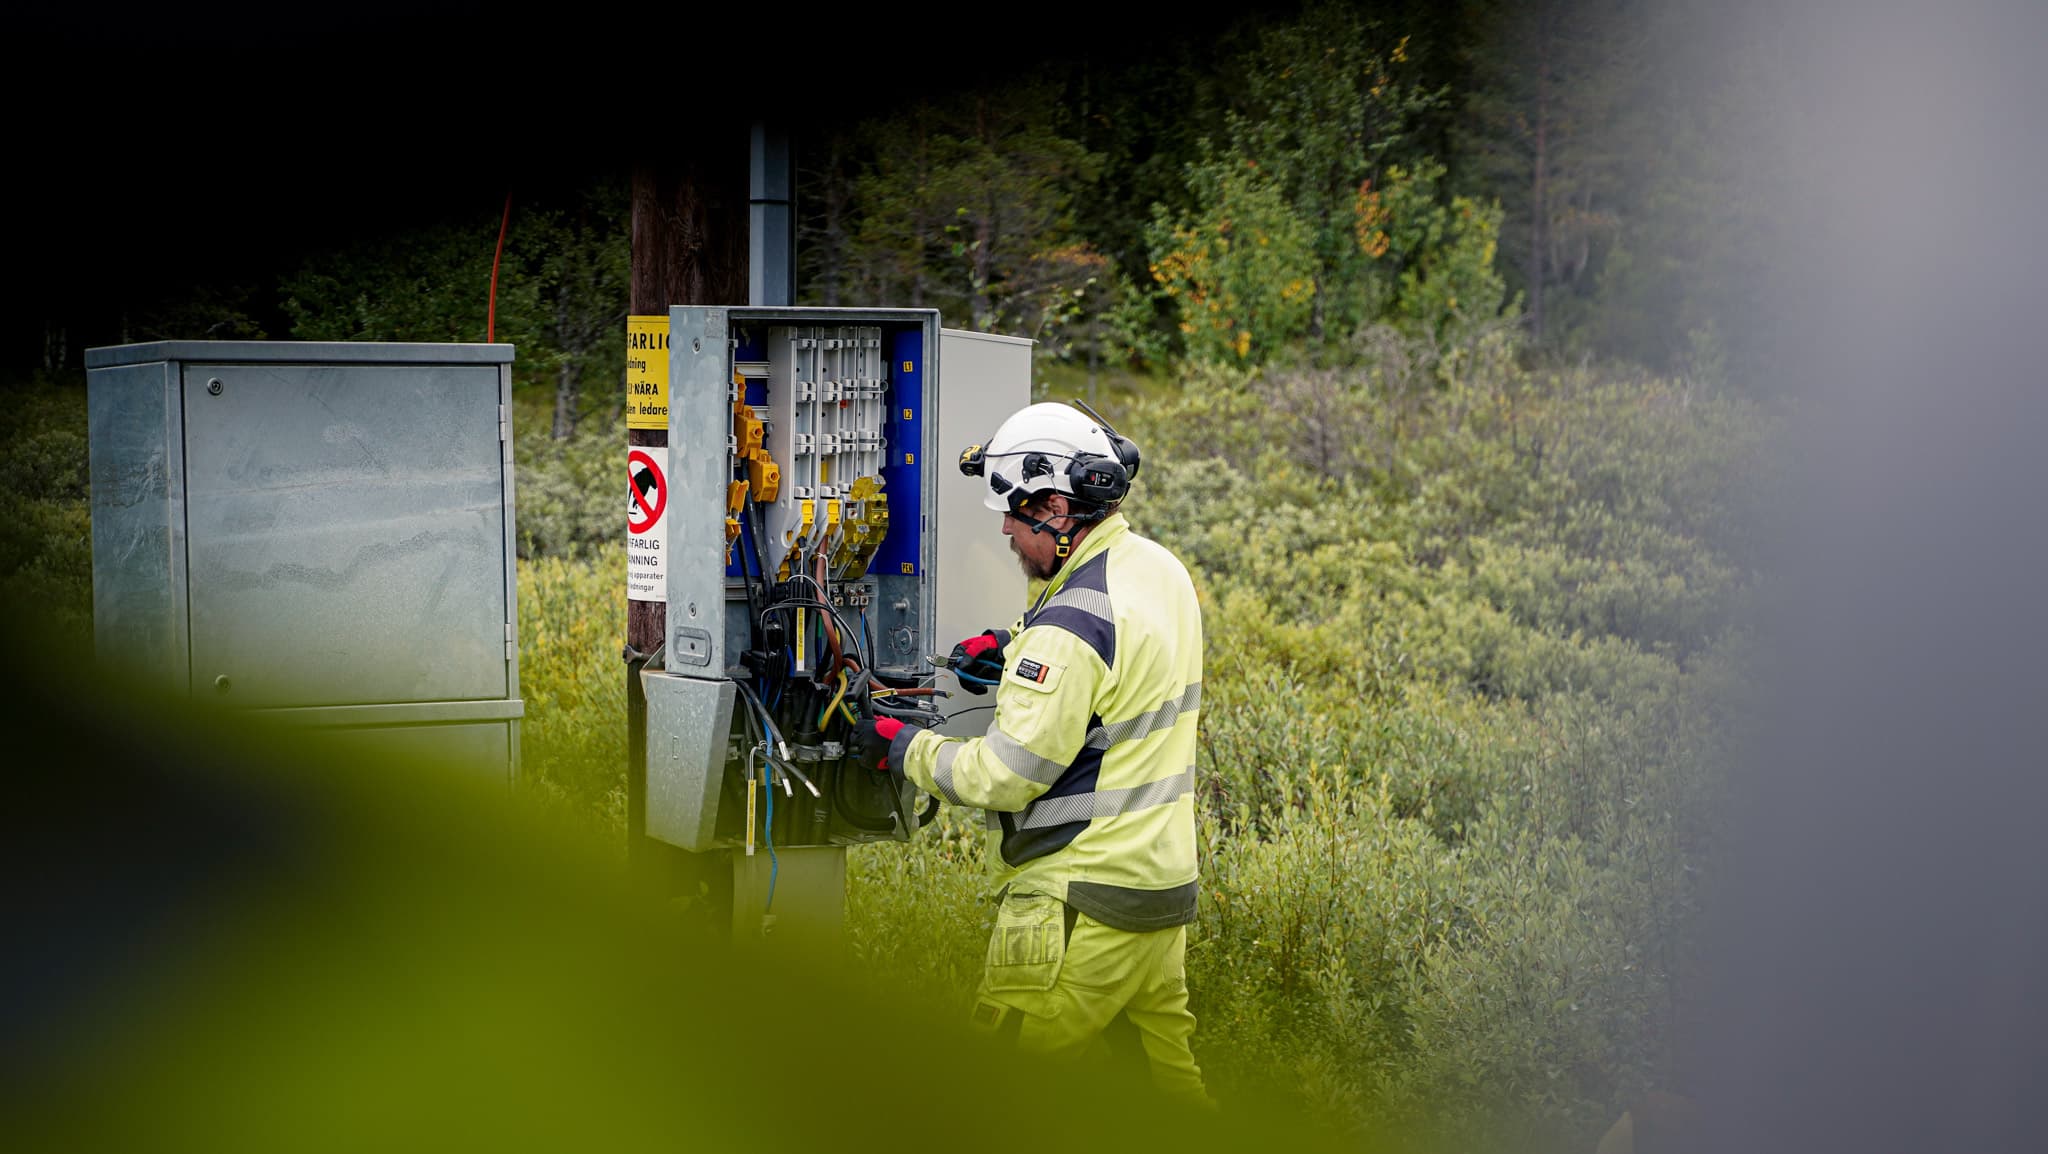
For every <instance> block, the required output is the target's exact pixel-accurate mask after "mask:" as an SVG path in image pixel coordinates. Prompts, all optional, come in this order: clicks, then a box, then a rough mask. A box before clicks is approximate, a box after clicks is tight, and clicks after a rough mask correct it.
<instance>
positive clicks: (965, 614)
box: [931, 329, 1031, 737]
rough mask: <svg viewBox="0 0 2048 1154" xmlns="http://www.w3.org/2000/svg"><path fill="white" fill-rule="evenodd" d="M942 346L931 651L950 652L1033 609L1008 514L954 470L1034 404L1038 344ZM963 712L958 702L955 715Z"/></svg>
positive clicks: (970, 338)
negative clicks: (940, 577) (972, 448)
mask: <svg viewBox="0 0 2048 1154" xmlns="http://www.w3.org/2000/svg"><path fill="white" fill-rule="evenodd" d="M939 347H940V350H941V356H942V360H943V363H944V365H945V377H944V379H943V381H942V384H941V388H942V390H943V391H944V396H945V405H944V407H943V408H942V409H941V411H940V415H939V420H938V422H937V424H938V427H939V441H940V445H939V447H938V448H937V449H936V450H935V451H934V452H935V454H936V455H935V457H934V459H935V460H940V461H944V462H947V463H948V467H947V468H944V469H941V470H939V476H938V480H937V489H938V494H937V500H936V501H934V502H933V504H934V506H935V509H936V514H937V516H936V520H937V524H938V538H939V541H938V556H939V561H938V568H939V571H940V572H941V573H943V574H944V575H945V581H944V582H942V583H941V584H940V586H939V593H938V598H937V600H938V633H937V635H936V636H935V637H934V638H933V639H932V646H931V648H932V649H933V650H934V651H939V652H944V651H948V650H950V649H952V647H953V645H954V643H956V642H958V641H960V640H961V639H962V638H965V637H971V636H973V635H974V634H977V633H980V632H981V631H982V630H984V629H1007V628H1009V627H1010V624H1011V623H1012V622H1014V621H1015V620H1016V619H1017V617H1018V615H1019V614H1021V613H1023V612H1024V610H1025V608H1026V605H1025V603H1024V602H1025V581H1024V572H1023V570H1021V569H1019V568H1018V567H1017V559H1016V556H1015V555H1014V554H1012V553H1011V552H1010V547H1009V541H1008V540H1007V539H1006V538H1005V537H1004V536H1003V531H1002V514H1000V513H991V512H990V511H989V510H988V509H986V508H984V507H983V506H982V503H981V498H982V494H983V493H984V492H985V491H986V490H985V488H984V484H985V482H984V481H983V480H982V479H981V478H979V477H963V476H961V475H960V470H959V469H957V468H953V467H951V463H952V462H954V461H957V460H959V458H960V451H961V450H962V449H965V448H966V447H967V446H969V445H975V444H987V443H988V439H989V438H990V437H991V436H993V435H994V434H995V431H996V427H997V426H998V425H1001V424H1002V423H1003V421H1004V419H1005V418H1007V417H1009V416H1010V414H1012V413H1014V412H1016V411H1017V410H1018V409H1021V408H1023V407H1024V406H1026V405H1028V404H1030V403H1031V342H1030V341H1027V340H1023V339H1021V338H1018V337H1002V336H992V335H990V334H987V333H971V332H962V331H960V330H958V329H946V330H944V331H943V332H941V334H940V340H939ZM940 680H941V681H942V682H946V681H951V680H952V678H951V677H950V676H947V677H942V678H941V679H940ZM971 704H979V703H971ZM961 705H962V703H961V702H960V699H958V698H955V699H954V706H955V708H956V709H957V708H960V707H961ZM988 717H989V715H988V714H987V713H970V714H967V715H966V716H964V717H961V718H959V719H957V720H954V721H949V722H947V723H946V725H945V727H944V732H946V733H951V734H955V735H958V736H963V737H964V736H968V735H970V734H976V733H980V732H982V731H984V730H986V729H987V728H988Z"/></svg>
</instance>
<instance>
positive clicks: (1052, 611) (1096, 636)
mask: <svg viewBox="0 0 2048 1154" xmlns="http://www.w3.org/2000/svg"><path fill="white" fill-rule="evenodd" d="M1031 623H1032V624H1033V625H1050V626H1053V627H1054V628H1057V629H1064V630H1066V631H1067V632H1069V633H1071V634H1073V635H1074V636H1076V637H1078V638H1080V639H1081V640H1082V641H1083V642H1084V643H1086V644H1087V646H1088V648H1090V649H1093V650H1094V651H1095V656H1097V657H1100V658H1102V663H1103V664H1104V665H1112V666H1113V665H1115V664H1116V626H1115V625H1113V624H1111V623H1110V622H1108V621H1104V620H1103V619H1102V618H1100V617H1097V616H1096V615H1095V614H1093V613H1090V612H1088V611H1086V610H1084V609H1076V608H1074V607H1073V606H1071V605H1054V606H1051V607H1050V608H1047V609H1044V610H1041V611H1040V612H1039V614H1038V616H1037V617H1034V618H1032V619H1031Z"/></svg>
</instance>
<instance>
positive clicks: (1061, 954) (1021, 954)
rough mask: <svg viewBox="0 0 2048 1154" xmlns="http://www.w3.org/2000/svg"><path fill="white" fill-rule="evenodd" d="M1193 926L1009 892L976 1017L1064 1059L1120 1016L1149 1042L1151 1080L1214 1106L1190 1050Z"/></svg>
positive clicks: (1078, 1053)
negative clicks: (1107, 915) (1144, 921)
mask: <svg viewBox="0 0 2048 1154" xmlns="http://www.w3.org/2000/svg"><path fill="white" fill-rule="evenodd" d="M1187 944H1188V931H1187V927H1186V926H1175V927H1173V928H1172V929H1167V930H1153V931H1151V932H1148V933H1131V932H1129V931H1126V930H1119V929H1116V928H1114V927H1111V926H1106V925H1104V924H1102V923H1101V922H1098V921H1096V920H1095V919H1094V918H1091V917H1089V916H1088V915H1087V914H1084V913H1080V912H1078V911H1075V910H1071V909H1069V908H1068V907H1067V906H1066V905H1065V904H1064V903H1062V902H1060V901H1059V900H1058V899H1056V898H1052V897H1048V896H1046V895H1043V894H1017V893H1012V894H1008V895H1006V896H1005V897H1004V899H1003V903H1002V907H1001V908H1000V909H999V910H998V912H997V915H996V926H995V931H994V932H993V933H992V934H991V935H990V936H989V950H988V964H987V966H986V967H985V968H984V969H983V971H982V977H981V987H980V989H979V990H977V991H976V994H975V1008H974V1019H973V1020H974V1024H975V1026H977V1027H978V1028H980V1029H983V1030H987V1031H990V1032H994V1033H998V1034H1007V1033H1008V1032H1009V1031H1011V1030H1014V1031H1015V1038H1016V1045H1017V1047H1018V1049H1020V1050H1023V1051H1026V1052H1030V1053H1038V1054H1046V1055H1050V1056H1054V1057H1059V1058H1075V1059H1078V1058H1080V1057H1082V1056H1083V1055H1084V1054H1086V1053H1088V1051H1089V1050H1090V1048H1091V1046H1092V1045H1093V1044H1094V1043H1095V1042H1096V1041H1097V1040H1098V1039H1099V1038H1100V1037H1101V1036H1102V1035H1103V1032H1104V1031H1105V1030H1106V1029H1108V1028H1109V1027H1110V1025H1111V1023H1112V1022H1113V1021H1115V1020H1116V1019H1117V1017H1118V1015H1122V1016H1123V1017H1124V1018H1126V1019H1128V1021H1129V1024H1130V1026H1133V1027H1135V1030H1133V1031H1129V1032H1130V1033H1134V1034H1135V1035H1136V1037H1137V1040H1138V1041H1139V1042H1140V1043H1141V1044H1142V1046H1143V1050H1144V1055H1145V1059H1146V1064H1147V1066H1148V1067H1149V1068H1150V1071H1151V1075H1152V1083H1153V1085H1155V1086H1157V1087H1158V1088H1159V1089H1160V1090H1161V1091H1162V1092H1163V1093H1165V1094H1168V1095H1170V1096H1172V1097H1174V1098H1177V1099H1182V1100H1186V1101H1189V1102H1193V1103H1197V1104H1201V1105H1209V1104H1210V1101H1209V1097H1208V1093H1207V1091H1206V1090H1205V1089H1204V1088H1203V1086H1202V1071H1201V1068H1200V1067H1198V1066H1197V1065H1196V1064H1195V1056H1194V1053H1193V1052H1192V1051H1190V1050H1189V1049H1188V1039H1189V1038H1190V1037H1192V1036H1193V1034H1194V1032H1195V1016H1194V1015H1193V1014H1192V1013H1190V1012H1188V983H1187Z"/></svg>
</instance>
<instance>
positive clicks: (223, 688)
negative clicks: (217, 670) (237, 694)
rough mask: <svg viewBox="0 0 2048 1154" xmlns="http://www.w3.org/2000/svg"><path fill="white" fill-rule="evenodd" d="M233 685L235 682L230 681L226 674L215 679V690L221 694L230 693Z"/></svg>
mask: <svg viewBox="0 0 2048 1154" xmlns="http://www.w3.org/2000/svg"><path fill="white" fill-rule="evenodd" d="M233 684H234V682H232V681H229V680H228V675H227V674H225V673H223V674H221V675H220V676H219V677H216V678H214V679H213V688H214V689H215V690H216V691H218V692H221V693H226V692H227V691H228V687H229V686H231V685H233Z"/></svg>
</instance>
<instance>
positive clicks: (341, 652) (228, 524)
mask: <svg viewBox="0 0 2048 1154" xmlns="http://www.w3.org/2000/svg"><path fill="white" fill-rule="evenodd" d="M511 360H512V349H511V348H510V347H509V346H504V345H413V344H408V345H395V344H368V343H363V344H357V343H287V342H227V341H210V342H165V343H159V344H149V345H126V346H120V347H117V348H105V349H94V350H91V351H90V352H89V353H88V355H87V361H86V364H87V369H88V410H89V414H90V443H91V451H92V490H93V498H92V512H93V595H94V625H95V635H96V639H97V642H96V645H97V648H98V650H99V653H100V656H101V659H102V660H103V661H105V662H111V663H115V664H119V665H123V666H128V667H131V668H134V669H137V670H139V671H143V672H145V673H147V674H148V675H150V676H152V677H154V678H158V679H161V680H162V681H164V682H165V683H167V684H169V685H170V686H172V687H174V688H175V689H178V690H181V691H184V692H188V693H190V694H192V695H194V696H196V697H204V698H208V699H211V700H214V701H218V702H221V703H224V704H228V705H233V706H237V707H246V708H250V709H256V710H261V711H264V712H265V713H266V714H267V715H270V716H275V717H279V718H284V719H289V720H294V721H300V722H305V723H308V724H313V725H317V726H320V727H323V728H333V729H344V730H348V731H351V733H352V734H353V738H354V744H355V745H356V746H357V747H359V748H363V749H374V750H396V751H405V752H415V753H421V754H427V755H438V756H445V757H449V758H453V759H458V760H463V761H467V762H476V761H484V762H487V763H495V764H497V765H498V766H500V767H501V768H502V769H503V770H504V771H505V772H506V773H507V774H508V775H509V774H510V773H511V772H513V770H514V767H515V766H516V763H517V752H518V730H517V718H518V717H519V716H520V714H521V712H522V710H521V704H520V700H519V667H518V655H517V648H516V645H515V644H514V641H515V638H516V624H517V612H516V609H517V607H516V597H517V584H516V576H515V571H514V567H513V557H514V542H515V536H514V515H513V508H514V502H513V483H512V465H511V439H510V437H511V429H510V408H509V406H510V400H511V391H510V390H511Z"/></svg>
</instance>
